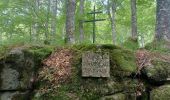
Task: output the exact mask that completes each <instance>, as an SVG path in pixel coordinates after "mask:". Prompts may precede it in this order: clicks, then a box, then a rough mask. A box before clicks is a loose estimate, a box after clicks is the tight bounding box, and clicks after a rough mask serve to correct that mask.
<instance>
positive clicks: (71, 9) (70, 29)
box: [65, 0, 76, 44]
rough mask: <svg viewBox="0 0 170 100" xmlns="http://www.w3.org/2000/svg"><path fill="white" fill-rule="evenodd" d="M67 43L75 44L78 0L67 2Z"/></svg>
mask: <svg viewBox="0 0 170 100" xmlns="http://www.w3.org/2000/svg"><path fill="white" fill-rule="evenodd" d="M66 3H67V4H66V39H65V41H66V43H68V44H74V43H75V39H74V32H75V10H76V0H67V2H66Z"/></svg>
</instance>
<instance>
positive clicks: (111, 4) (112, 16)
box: [107, 0, 116, 44]
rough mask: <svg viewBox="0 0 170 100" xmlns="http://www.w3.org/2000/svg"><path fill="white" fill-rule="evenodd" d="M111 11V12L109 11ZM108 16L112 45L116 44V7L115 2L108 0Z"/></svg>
mask: <svg viewBox="0 0 170 100" xmlns="http://www.w3.org/2000/svg"><path fill="white" fill-rule="evenodd" d="M110 9H111V10H110ZM107 10H108V16H109V19H110V22H111V29H112V41H113V44H116V25H115V13H116V6H115V2H114V1H112V2H110V0H108V8H107Z"/></svg>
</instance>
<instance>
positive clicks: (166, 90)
mask: <svg viewBox="0 0 170 100" xmlns="http://www.w3.org/2000/svg"><path fill="white" fill-rule="evenodd" d="M169 99H170V85H164V86H161V87H159V88H156V89H154V90H152V91H151V94H150V100H169Z"/></svg>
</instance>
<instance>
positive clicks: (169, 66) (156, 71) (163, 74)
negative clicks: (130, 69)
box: [143, 60, 170, 82]
mask: <svg viewBox="0 0 170 100" xmlns="http://www.w3.org/2000/svg"><path fill="white" fill-rule="evenodd" d="M143 74H144V75H146V76H147V77H148V78H149V79H150V81H152V82H161V81H166V80H167V78H168V77H169V76H170V63H168V62H164V61H161V60H153V61H152V64H151V65H149V66H146V67H145V68H144V70H143Z"/></svg>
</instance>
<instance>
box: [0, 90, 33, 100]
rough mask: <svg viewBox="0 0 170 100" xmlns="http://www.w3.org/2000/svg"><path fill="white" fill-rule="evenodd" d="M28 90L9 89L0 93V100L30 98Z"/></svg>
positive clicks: (25, 99) (23, 99)
mask: <svg viewBox="0 0 170 100" xmlns="http://www.w3.org/2000/svg"><path fill="white" fill-rule="evenodd" d="M29 95H30V94H29V92H28V91H26V92H19V91H16V92H15V91H13V92H12V91H9V92H4V93H2V92H1V93H0V100H30V97H29Z"/></svg>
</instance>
